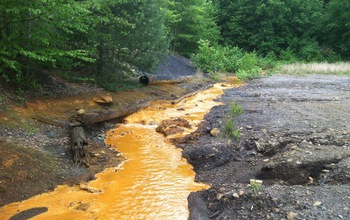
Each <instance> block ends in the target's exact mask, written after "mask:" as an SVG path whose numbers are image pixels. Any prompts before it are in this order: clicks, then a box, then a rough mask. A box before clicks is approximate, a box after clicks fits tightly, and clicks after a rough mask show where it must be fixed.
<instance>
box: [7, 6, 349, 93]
mask: <svg viewBox="0 0 350 220" xmlns="http://www.w3.org/2000/svg"><path fill="white" fill-rule="evenodd" d="M169 53H176V54H181V55H183V56H186V57H188V58H190V59H192V60H193V61H194V63H195V64H196V66H197V67H198V68H199V69H201V70H202V71H205V72H216V71H223V72H232V73H235V74H237V75H238V76H241V77H242V78H244V77H248V78H249V76H254V75H255V74H259V73H260V72H261V71H262V70H264V69H266V68H270V67H271V66H273V65H274V62H276V61H283V62H286V63H293V62H338V61H348V60H349V59H350V2H349V1H348V0H259V1H257V0H212V1H210V0H104V1H101V0H31V1H27V0H1V4H0V78H1V79H0V81H1V82H2V83H4V84H7V85H13V86H17V87H18V88H21V89H33V88H35V87H36V86H37V84H36V80H35V79H36V77H37V75H38V73H40V72H42V71H49V72H50V73H52V74H59V75H60V76H63V77H67V78H71V79H73V78H75V79H80V80H89V81H92V82H94V83H96V84H98V85H100V86H103V87H105V88H107V89H108V88H110V87H111V85H114V84H116V83H120V82H122V81H123V80H127V79H128V78H129V77H131V76H133V75H135V74H142V73H147V72H149V71H151V70H152V69H154V68H155V67H156V66H157V64H158V63H159V62H160V61H161V60H162V58H163V57H164V56H166V55H167V54H169Z"/></svg>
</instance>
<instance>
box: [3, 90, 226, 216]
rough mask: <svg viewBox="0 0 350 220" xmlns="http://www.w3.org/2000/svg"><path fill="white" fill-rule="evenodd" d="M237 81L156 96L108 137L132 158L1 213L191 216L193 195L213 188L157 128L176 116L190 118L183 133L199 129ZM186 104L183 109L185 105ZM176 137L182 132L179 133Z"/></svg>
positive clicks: (7, 206)
mask: <svg viewBox="0 0 350 220" xmlns="http://www.w3.org/2000/svg"><path fill="white" fill-rule="evenodd" d="M230 87H232V86H231V85H228V84H225V86H223V85H221V84H215V85H214V86H213V87H212V88H209V89H207V90H205V91H202V92H199V93H197V94H196V95H194V96H192V97H189V98H186V99H184V100H182V101H181V102H179V103H177V104H171V103H170V102H169V101H156V102H153V103H152V104H151V106H150V107H148V108H146V109H143V110H141V111H139V112H137V113H135V114H132V115H130V116H128V117H127V118H126V119H125V122H126V123H125V124H118V125H116V127H115V128H114V129H112V130H110V131H109V132H107V134H106V137H107V139H106V143H107V144H109V145H110V146H111V147H113V148H115V149H116V150H118V151H119V152H121V153H122V154H123V155H124V156H125V157H126V158H127V160H126V161H125V162H124V163H123V164H121V166H119V167H114V168H108V169H105V170H104V171H103V172H101V173H99V174H97V175H96V179H95V180H93V181H91V182H89V183H87V184H85V185H83V186H82V185H80V186H78V185H77V186H66V185H63V186H58V187H57V188H56V189H55V190H54V191H53V192H49V193H44V194H41V195H38V196H35V197H32V198H30V199H28V200H25V201H21V202H15V203H11V204H9V205H6V206H4V207H1V208H0V219H10V218H11V217H16V216H18V217H20V216H21V214H24V213H26V212H27V213H29V214H30V211H31V210H32V211H33V212H34V211H37V210H42V211H41V212H39V213H37V214H36V215H35V216H34V217H33V218H32V219H43V220H47V219H60V220H63V219H67V220H68V219H69V220H70V219H118V220H121V219H127V220H129V219H171V220H175V219H188V216H189V211H188V207H187V197H188V195H189V194H190V193H191V192H194V191H198V190H202V189H206V188H208V186H207V185H205V184H201V183H196V182H194V177H195V173H194V171H193V170H192V166H191V165H189V164H188V163H187V162H186V160H185V159H184V158H182V157H181V149H177V148H175V146H173V145H172V144H171V143H170V141H169V139H171V138H172V137H174V135H173V136H168V137H164V135H163V134H161V133H158V132H156V131H155V130H156V127H157V124H160V123H161V121H163V120H165V119H171V118H182V119H185V120H187V121H188V122H189V123H190V125H191V129H188V128H186V129H185V131H184V132H183V133H182V134H181V135H182V136H184V135H186V134H189V133H191V132H193V131H195V130H196V129H197V128H198V127H197V126H198V125H199V123H200V122H201V120H202V119H203V117H204V116H205V114H206V113H208V112H209V111H210V109H211V108H212V107H213V106H216V105H220V104H221V103H218V102H215V101H213V100H214V99H216V98H218V97H219V96H220V95H222V94H223V90H224V89H226V88H230ZM179 109H181V111H180V110H179ZM176 137H179V135H178V134H177V135H176Z"/></svg>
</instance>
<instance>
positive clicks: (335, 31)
mask: <svg viewBox="0 0 350 220" xmlns="http://www.w3.org/2000/svg"><path fill="white" fill-rule="evenodd" d="M321 33H322V35H321V36H320V39H321V41H322V42H323V43H324V46H325V49H326V51H325V52H326V53H332V52H333V53H338V54H340V55H341V56H342V57H343V58H344V59H347V60H349V59H350V2H349V1H347V0H331V1H329V3H328V4H327V5H326V16H325V19H324V20H323V28H322V31H321Z"/></svg>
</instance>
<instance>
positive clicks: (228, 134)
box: [222, 102, 244, 141]
mask: <svg viewBox="0 0 350 220" xmlns="http://www.w3.org/2000/svg"><path fill="white" fill-rule="evenodd" d="M243 112H244V111H243V109H242V106H241V105H237V104H235V103H234V102H232V103H231V105H230V112H229V115H228V117H227V119H226V120H225V121H224V124H223V127H222V136H223V138H225V139H234V140H236V141H238V140H239V138H240V137H241V132H240V130H239V129H238V128H237V123H236V118H237V117H238V116H240V115H241V114H243Z"/></svg>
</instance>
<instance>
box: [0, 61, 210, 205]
mask: <svg viewBox="0 0 350 220" xmlns="http://www.w3.org/2000/svg"><path fill="white" fill-rule="evenodd" d="M174 59H175V58H174ZM174 59H170V60H174ZM178 59H179V58H178ZM168 60H169V59H168ZM180 61H181V60H180ZM180 61H177V62H176V64H177V65H181V62H180ZM187 62H188V61H186V63H184V64H183V66H184V67H186V68H188V70H187V71H186V73H185V74H187V76H188V75H191V76H192V78H191V80H189V81H186V82H183V83H181V84H161V85H150V86H144V87H141V88H138V89H135V90H133V91H123V92H115V93H107V92H106V91H104V90H103V89H101V88H97V87H93V86H91V85H85V84H75V83H69V82H67V81H65V80H62V79H60V78H55V77H50V76H48V75H45V74H43V76H42V84H43V87H42V89H41V90H40V91H35V92H26V93H25V94H24V95H23V97H24V100H22V104H19V103H18V101H15V100H16V99H17V97H16V95H14V94H13V93H9V92H8V89H6V88H4V87H0V92H1V94H2V95H1V96H0V110H1V111H0V207H1V206H3V205H6V204H8V203H11V202H14V201H20V200H24V199H26V198H29V197H31V196H34V195H37V194H40V193H43V192H46V191H49V190H52V189H54V188H55V187H56V186H57V185H60V184H77V183H79V182H83V181H89V180H91V179H92V178H94V174H96V173H97V172H99V171H102V170H103V169H104V168H106V167H116V166H117V165H118V164H119V163H121V162H122V161H123V160H124V158H123V157H122V156H121V155H120V154H119V153H118V152H116V151H114V150H112V149H111V148H109V146H107V145H105V143H104V135H103V134H104V133H105V132H106V131H107V130H109V129H110V128H112V127H113V126H114V125H115V123H116V122H120V120H121V119H120V118H119V119H116V120H114V121H110V122H106V123H100V124H95V125H92V126H85V131H86V133H87V137H88V144H89V152H90V153H89V162H90V166H89V167H86V166H77V165H75V164H74V162H73V158H72V152H71V146H70V145H71V144H70V140H69V136H70V134H69V132H70V127H69V120H70V117H71V116H72V115H74V114H76V113H77V111H78V110H80V109H84V111H86V112H94V111H103V110H111V109H112V110H118V109H126V108H129V107H130V106H137V105H140V104H142V103H147V102H148V101H151V100H161V99H171V100H173V99H174V100H176V99H178V98H180V97H182V96H183V95H185V94H188V93H191V92H194V91H196V90H198V89H201V88H202V87H203V86H205V85H206V84H207V81H206V79H204V78H202V77H201V76H200V75H194V74H195V72H194V69H193V68H192V69H190V68H189V67H188V66H190V65H191V64H190V63H187ZM161 67H162V69H160V70H162V71H163V70H166V69H167V68H171V65H170V64H169V65H168V66H167V64H162V65H161ZM160 70H159V71H160ZM180 70H181V71H182V70H183V69H179V70H176V71H175V72H174V74H177V72H178V71H180ZM181 76H182V75H181ZM136 80H137V79H136ZM116 86H118V85H116ZM106 96H108V97H109V98H111V99H113V101H112V102H111V103H110V104H103V103H100V104H99V103H97V102H96V101H94V100H98V99H100V98H101V97H106ZM21 99H22V98H21Z"/></svg>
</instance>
